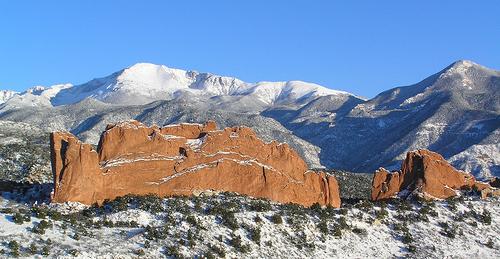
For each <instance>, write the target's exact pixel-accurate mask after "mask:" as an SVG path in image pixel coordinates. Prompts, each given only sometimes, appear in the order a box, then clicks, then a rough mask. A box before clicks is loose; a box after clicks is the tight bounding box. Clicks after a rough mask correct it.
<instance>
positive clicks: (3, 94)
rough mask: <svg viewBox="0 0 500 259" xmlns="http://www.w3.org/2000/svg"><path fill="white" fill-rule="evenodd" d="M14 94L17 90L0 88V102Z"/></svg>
mask: <svg viewBox="0 0 500 259" xmlns="http://www.w3.org/2000/svg"><path fill="white" fill-rule="evenodd" d="M16 94H17V92H15V91H11V90H0V104H2V103H4V102H6V101H7V100H9V99H10V98H12V97H13V96H14V95H16Z"/></svg>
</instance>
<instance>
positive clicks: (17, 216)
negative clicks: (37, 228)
mask: <svg viewBox="0 0 500 259" xmlns="http://www.w3.org/2000/svg"><path fill="white" fill-rule="evenodd" d="M13 220H14V223H16V224H18V225H22V224H23V223H24V216H23V215H22V214H21V213H19V212H16V213H15V214H14V216H13Z"/></svg>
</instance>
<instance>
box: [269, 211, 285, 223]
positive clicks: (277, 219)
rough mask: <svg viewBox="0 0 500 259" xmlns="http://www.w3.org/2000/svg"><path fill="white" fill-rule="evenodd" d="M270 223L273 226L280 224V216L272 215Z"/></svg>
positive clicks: (281, 219) (281, 220)
mask: <svg viewBox="0 0 500 259" xmlns="http://www.w3.org/2000/svg"><path fill="white" fill-rule="evenodd" d="M271 222H273V223H274V224H282V223H283V218H282V217H281V215H280V214H278V213H275V214H274V215H272V216H271Z"/></svg>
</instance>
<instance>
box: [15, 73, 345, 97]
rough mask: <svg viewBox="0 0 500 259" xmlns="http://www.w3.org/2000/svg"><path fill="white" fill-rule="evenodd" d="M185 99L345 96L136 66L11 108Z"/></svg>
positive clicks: (41, 92)
mask: <svg viewBox="0 0 500 259" xmlns="http://www.w3.org/2000/svg"><path fill="white" fill-rule="evenodd" d="M185 94H190V95H196V96H208V97H213V96H251V97H252V98H253V99H254V100H255V101H259V102H262V103H264V104H266V105H270V104H275V103H288V102H296V101H305V100H308V99H311V98H315V97H318V96H324V95H333V94H348V93H346V92H341V91H335V90H331V89H328V88H325V87H323V86H320V85H316V84H312V83H306V82H301V81H289V82H260V83H246V82H243V81H241V80H239V79H237V78H234V77H225V76H217V75H213V74H209V73H198V72H196V71H184V70H181V69H175V68H169V67H166V66H163V65H155V64H149V63H138V64H135V65H133V66H131V67H129V68H126V69H123V70H121V71H118V72H116V73H113V74H112V75H110V76H107V77H103V78H98V79H94V80H92V81H90V82H87V83H85V84H82V85H76V86H73V85H70V84H65V85H55V86H52V87H47V88H45V87H35V88H32V89H29V90H28V91H26V92H24V93H22V94H20V95H19V98H18V99H17V100H15V103H16V105H22V104H23V103H25V104H27V105H49V104H50V105H53V106H59V105H67V104H74V103H77V102H79V101H82V100H84V99H86V98H93V99H96V100H99V101H102V102H104V103H109V104H127V105H140V104H147V103H151V102H153V101H158V100H171V99H175V98H177V97H179V96H182V95H185Z"/></svg>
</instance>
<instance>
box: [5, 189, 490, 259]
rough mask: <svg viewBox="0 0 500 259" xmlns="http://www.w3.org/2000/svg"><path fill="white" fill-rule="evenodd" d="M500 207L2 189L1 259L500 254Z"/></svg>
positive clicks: (472, 202) (471, 200)
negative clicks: (25, 196)
mask: <svg viewBox="0 0 500 259" xmlns="http://www.w3.org/2000/svg"><path fill="white" fill-rule="evenodd" d="M31 202H32V201H31ZM499 203H500V200H499V199H497V198H496V199H489V200H486V201H483V200H479V199H478V198H477V197H466V198H463V199H458V200H451V201H439V202H433V203H428V202H418V201H412V202H406V201H400V200H393V201H390V202H387V203H371V202H369V201H360V202H358V203H356V204H345V205H344V207H343V208H342V209H333V208H323V209H321V208H318V207H316V208H314V207H313V208H303V207H300V206H294V205H278V204H273V203H269V202H268V201H265V200H256V199H250V198H246V197H242V196H236V195H234V194H215V195H211V196H200V197H192V198H186V197H177V198H167V199H158V198H156V197H152V196H151V197H146V198H137V197H132V198H129V199H128V200H127V199H121V200H118V201H115V202H112V203H108V204H106V205H105V206H103V207H100V208H96V207H94V208H86V209H85V207H82V206H78V205H75V204H66V205H63V206H53V205H51V206H45V205H42V206H31V205H30V206H29V205H28V204H29V202H26V201H22V202H20V201H19V196H16V194H12V193H3V195H2V197H1V198H0V208H1V209H0V210H1V212H0V226H1V227H0V257H2V258H4V257H5V258H11V257H12V256H14V255H15V254H16V251H18V254H19V256H20V257H37V258H42V257H43V258H45V257H47V255H48V257H56V258H72V257H74V256H76V257H79V258H137V257H139V256H142V257H144V258H157V257H171V258H181V257H188V258H193V257H196V258H216V257H226V258H250V257H251V258H255V257H260V258H263V257H265V258H270V257H272V258H374V257H377V258H398V257H415V258H499V257H500V250H499V249H500V237H499V236H498V233H500V225H499V220H500V206H499ZM33 207H35V208H34V209H33ZM58 212H60V213H62V215H59V213H58ZM16 213H17V214H16ZM45 214H47V215H45ZM278 215H279V216H278ZM23 218H24V219H23ZM42 218H44V219H42ZM42 220H45V221H46V222H44V223H49V224H46V225H47V227H46V228H45V231H43V230H42V231H40V227H39V226H40V225H43V223H42V224H40V222H41V221H42ZM426 220H428V222H426ZM15 221H18V223H20V224H16V223H15ZM35 232H38V233H35ZM43 232H45V233H43ZM12 241H16V242H17V243H18V246H19V248H16V246H15V244H13V242H12Z"/></svg>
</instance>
